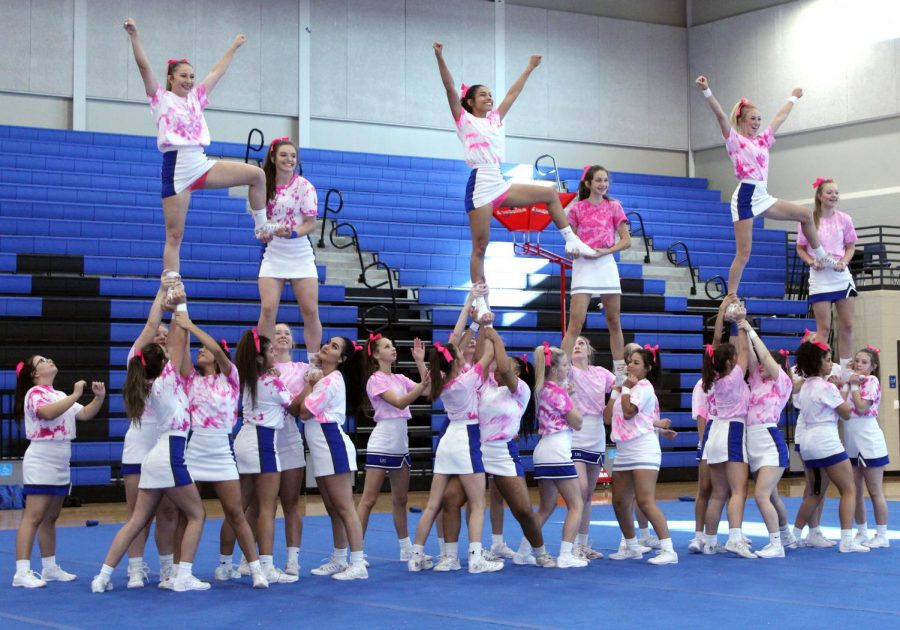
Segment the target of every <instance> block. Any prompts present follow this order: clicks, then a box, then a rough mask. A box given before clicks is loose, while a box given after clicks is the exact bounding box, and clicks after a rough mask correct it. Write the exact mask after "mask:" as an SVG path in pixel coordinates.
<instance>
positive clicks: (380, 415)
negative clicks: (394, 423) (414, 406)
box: [366, 370, 416, 422]
mask: <svg viewBox="0 0 900 630" xmlns="http://www.w3.org/2000/svg"><path fill="white" fill-rule="evenodd" d="M415 387H416V384H415V383H414V382H413V381H412V380H411V379H409V378H407V377H406V376H404V375H403V374H393V373H392V374H387V373H386V372H382V371H381V370H378V371H376V372H375V373H373V374H372V376H370V377H369V380H368V381H367V382H366V395H368V397H369V402H371V403H372V409H374V410H375V415H374V416H373V418H372V419H373V420H374V421H375V422H378V421H380V420H394V419H409V418H412V413H410V411H409V407H408V406H407V407H404V408H403V409H398V408H397V407H395V406H394V405H392V404H391V403H389V402H387V401H386V400H384V398H382V397H381V395H382V394H383V393H385V392H391V393H392V394H394V395H395V396H398V397H402V396H406V395H407V394H408V393H409V392H411V391H412V390H413V389H415Z"/></svg>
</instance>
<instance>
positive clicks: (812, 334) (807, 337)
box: [803, 328, 816, 341]
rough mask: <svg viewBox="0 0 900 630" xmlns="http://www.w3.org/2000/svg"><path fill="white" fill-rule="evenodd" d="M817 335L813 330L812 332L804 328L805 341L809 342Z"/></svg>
mask: <svg viewBox="0 0 900 630" xmlns="http://www.w3.org/2000/svg"><path fill="white" fill-rule="evenodd" d="M815 334H816V333H815V332H813V331H812V330H810V329H809V328H804V329H803V341H809V338H810V337H813V336H815Z"/></svg>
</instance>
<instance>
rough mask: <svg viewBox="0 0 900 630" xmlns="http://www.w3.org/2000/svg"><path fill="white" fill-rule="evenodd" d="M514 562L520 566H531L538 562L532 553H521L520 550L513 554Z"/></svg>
mask: <svg viewBox="0 0 900 630" xmlns="http://www.w3.org/2000/svg"><path fill="white" fill-rule="evenodd" d="M513 564H516V565H518V566H520V567H525V566H530V565H535V564H537V558H535V556H534V554H532V553H519V552H518V551H517V552H516V553H515V555H514V556H513Z"/></svg>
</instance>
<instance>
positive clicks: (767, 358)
mask: <svg viewBox="0 0 900 630" xmlns="http://www.w3.org/2000/svg"><path fill="white" fill-rule="evenodd" d="M739 325H740V326H741V327H743V329H744V332H746V333H747V336H748V337H749V338H750V343H751V344H753V348H754V349H755V350H756V352H751V353H750V369H751V370H752V369H755V368H756V365H755V364H756V361H757V357H758V359H759V362H760V363H761V364H762V369H763V371H765V373H766V375H767V376H768V377H769V378H778V373H779V372H781V366H780V365H778V363H777V362H776V361H775V359H773V358H772V355H771V353H770V352H769V349H768V348H767V347H766V344H765V342H763V340H762V339H761V338H760V336H759V335H758V334H756V331H755V330H753V326H752V325H751V324H750V322H748V321H747V320H746V319H745V320H743V321H742V322H741V323H740V324H739Z"/></svg>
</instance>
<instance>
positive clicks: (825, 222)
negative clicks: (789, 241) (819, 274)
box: [797, 211, 858, 260]
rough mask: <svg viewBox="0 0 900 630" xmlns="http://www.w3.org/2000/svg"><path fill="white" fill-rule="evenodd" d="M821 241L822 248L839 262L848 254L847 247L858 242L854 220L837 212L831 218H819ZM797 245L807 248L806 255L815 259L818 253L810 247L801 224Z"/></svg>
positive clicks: (798, 227) (798, 228) (798, 229)
mask: <svg viewBox="0 0 900 630" xmlns="http://www.w3.org/2000/svg"><path fill="white" fill-rule="evenodd" d="M819 240H820V241H822V247H824V248H825V251H826V252H828V253H829V254H830V255H831V257H832V258H834V259H836V260H839V259H841V258H843V257H844V254H846V253H847V246H849V245H852V244H853V243H855V242H856V241H857V240H858V237H857V236H856V228H855V227H853V219H851V218H850V216H849V215H847V214H845V213H843V212H840V211H836V212H835V213H834V214H832V215H831V216H830V217H820V218H819ZM797 245H799V246H800V247H805V248H806V253H808V254H809V255H810V256H812V257H813V258H815V255H816V253H815V252H814V251H813V249H812V247H810V246H809V241H808V240H806V235H805V234H803V230H802V229H801V227H800V224H799V223H798V224H797Z"/></svg>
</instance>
